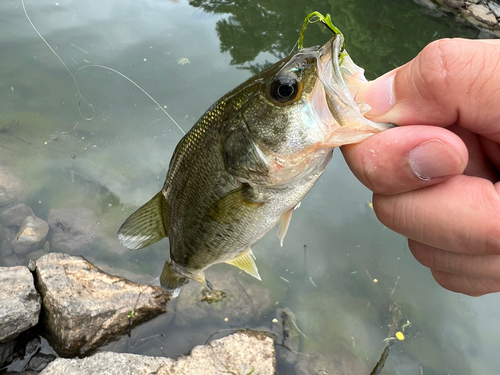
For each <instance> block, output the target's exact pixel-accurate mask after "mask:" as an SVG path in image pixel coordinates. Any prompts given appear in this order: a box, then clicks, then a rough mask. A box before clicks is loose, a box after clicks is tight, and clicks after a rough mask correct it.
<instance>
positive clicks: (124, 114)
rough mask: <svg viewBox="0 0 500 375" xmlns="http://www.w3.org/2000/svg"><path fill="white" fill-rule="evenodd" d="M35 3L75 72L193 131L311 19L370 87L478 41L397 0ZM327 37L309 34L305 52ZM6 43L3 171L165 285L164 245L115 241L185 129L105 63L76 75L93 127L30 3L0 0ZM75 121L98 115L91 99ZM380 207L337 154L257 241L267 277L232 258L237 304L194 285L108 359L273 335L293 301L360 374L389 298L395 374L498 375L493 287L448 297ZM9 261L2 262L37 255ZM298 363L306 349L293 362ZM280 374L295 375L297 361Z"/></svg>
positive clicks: (0, 66) (102, 77)
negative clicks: (318, 18) (456, 45)
mask: <svg viewBox="0 0 500 375" xmlns="http://www.w3.org/2000/svg"><path fill="white" fill-rule="evenodd" d="M26 8H27V10H28V12H29V14H30V16H31V18H32V20H33V23H34V24H35V25H36V27H37V28H38V29H39V31H40V32H41V33H42V35H43V36H44V37H45V38H46V39H47V41H48V42H49V43H50V44H51V46H52V47H53V48H54V49H55V50H56V51H57V53H58V54H59V55H60V56H61V58H62V59H63V60H64V61H65V62H66V64H67V65H68V67H69V69H70V70H71V71H72V72H73V73H75V72H76V71H77V69H78V68H79V67H82V66H85V65H88V64H101V65H106V66H109V67H112V68H114V69H116V70H118V71H120V72H122V73H123V74H125V75H127V76H128V77H130V78H132V79H134V80H135V81H136V82H137V83H138V84H140V85H141V86H142V87H143V88H144V89H145V90H146V91H147V92H148V93H149V94H151V95H152V96H153V97H154V98H155V99H156V100H158V101H159V103H160V104H161V105H162V106H167V110H168V111H169V113H170V114H171V115H172V116H173V118H175V120H176V121H177V122H178V123H179V125H180V126H181V127H182V128H183V129H184V130H185V131H187V130H188V129H189V128H190V127H191V126H192V125H193V124H194V122H195V121H196V120H197V119H198V117H199V116H200V115H201V114H202V113H203V112H204V111H205V110H206V109H207V108H208V107H209V106H210V105H211V104H212V103H213V102H214V101H215V100H217V99H218V98H219V97H220V96H222V95H223V94H224V93H226V92H227V91H229V90H230V89H232V88H233V87H235V86H236V85H237V84H239V83H241V82H242V81H244V80H245V79H246V78H248V77H249V76H250V75H251V74H252V72H255V71H258V70H260V69H262V68H263V67H265V66H267V65H268V64H271V63H273V62H275V61H277V60H278V59H279V58H281V57H283V56H285V55H286V54H288V52H289V51H291V50H292V48H293V47H294V44H295V42H296V40H297V37H298V30H299V29H300V27H301V25H302V21H303V19H304V16H305V15H306V14H308V13H310V12H311V11H313V10H318V11H320V12H322V13H330V14H331V15H332V18H333V21H334V24H335V25H336V26H338V27H339V28H340V29H341V30H342V31H343V33H344V35H345V36H346V38H347V41H346V44H347V48H348V51H349V53H350V54H351V56H352V57H353V59H354V61H356V62H357V63H358V64H359V65H360V66H363V67H364V68H365V69H366V75H367V77H368V78H369V79H373V78H375V77H376V76H378V75H380V74H382V73H384V72H386V71H388V70H390V69H392V68H393V67H396V66H399V65H401V64H403V63H405V62H407V61H409V60H410V59H411V58H413V57H414V56H415V55H416V54H417V53H418V52H419V51H420V50H421V49H422V48H423V46H425V45H426V44H427V43H429V42H430V41H432V40H435V39H438V38H444V37H453V36H459V37H466V38H476V37H478V35H479V32H478V31H477V30H476V29H474V28H472V27H469V26H466V25H463V24H461V23H459V22H458V21H456V20H455V19H454V18H453V17H452V16H446V15H443V14H440V13H438V12H437V11H432V10H427V9H423V8H421V7H420V6H418V5H416V4H415V3H413V2H411V1H401V0H383V1H377V2H374V1H366V0H364V1H363V0H349V1H347V0H342V1H341V0H338V1H335V0H330V1H316V0H314V1H308V2H307V4H306V3H305V2H303V1H295V0H294V1H290V0H287V1H276V0H273V1H270V0H263V1H261V2H258V3H257V2H253V1H239V2H234V3H230V2H225V1H200V0H195V1H191V2H190V3H187V2H186V1H180V2H177V1H158V0H149V1H141V2H137V1H110V2H102V1H95V0H89V1H86V2H76V1H61V2H59V3H55V2H49V1H47V0H40V1H36V2H35V1H32V0H28V1H27V2H26ZM328 37H329V35H328V33H327V32H323V31H322V30H321V29H320V28H319V27H317V26H313V25H311V26H309V28H308V31H307V33H306V39H305V45H306V46H308V45H313V44H322V43H324V42H325V41H326V40H327V38H328ZM0 51H1V52H0V77H1V79H0V92H1V98H2V100H1V101H0V109H1V110H0V127H1V130H2V131H0V146H1V150H2V153H1V155H0V163H1V164H2V165H8V166H9V167H10V168H12V169H13V170H14V172H15V173H16V174H17V175H18V176H20V177H21V178H22V179H23V181H24V183H25V185H26V187H27V188H26V191H25V195H24V196H23V198H22V200H23V201H24V202H26V203H27V204H29V205H30V206H31V207H32V209H33V211H34V212H35V214H36V215H37V216H39V217H42V218H47V215H48V214H49V212H50V210H52V209H61V210H64V209H69V210H73V211H69V212H72V213H73V214H75V215H76V214H78V213H86V214H88V215H90V216H88V218H87V219H86V220H88V223H89V225H88V231H89V233H88V234H89V235H90V236H94V237H95V241H90V245H88V246H85V247H84V248H81V249H79V250H78V251H77V253H78V254H82V255H84V256H85V257H87V258H88V259H89V260H91V261H93V262H95V263H96V264H98V265H99V266H100V267H102V268H103V269H105V270H106V271H109V272H112V273H114V274H119V275H122V276H125V277H128V278H130V279H132V280H134V281H140V282H155V279H156V278H157V277H158V275H159V274H160V271H161V268H162V265H163V262H164V261H165V259H166V258H167V254H166V251H167V250H166V247H167V245H166V244H165V243H163V242H162V243H160V244H157V245H154V246H152V247H150V248H147V249H143V250H140V251H136V252H132V251H128V250H126V249H123V248H121V246H120V245H119V244H118V243H117V241H116V237H115V233H116V230H117V228H118V227H119V226H120V224H121V223H122V222H123V221H124V220H125V219H126V217H127V216H128V215H129V214H130V213H131V212H133V211H134V210H135V209H136V208H137V207H138V206H139V205H141V204H143V203H144V202H146V201H147V200H148V199H149V198H150V197H152V196H153V195H154V194H155V193H156V192H157V191H158V190H159V189H160V188H161V186H162V183H163V180H164V177H165V173H166V170H167V167H168V162H169V160H170V157H171V155H172V152H173V149H174V147H175V145H176V143H177V142H178V141H179V139H180V138H181V135H182V134H181V132H180V130H179V129H178V128H177V127H176V126H175V125H174V124H173V123H172V122H171V121H170V120H169V119H168V118H167V117H166V116H165V115H164V114H163V112H162V111H160V110H159V109H158V108H157V107H156V106H155V104H154V103H153V102H151V100H149V99H148V98H147V97H146V96H145V95H144V94H142V93H141V92H140V91H139V90H138V89H137V88H135V87H134V86H133V85H132V84H130V83H129V82H128V81H126V80H125V79H123V78H122V77H120V76H118V75H117V74H114V73H111V72H109V71H107V70H104V69H99V68H86V69H83V70H80V71H79V72H78V74H77V76H76V77H77V80H78V83H79V85H80V89H81V91H82V93H83V95H84V96H85V98H86V99H87V100H88V101H89V102H90V103H92V104H93V108H94V109H95V116H94V118H93V120H92V121H86V120H84V119H83V118H82V116H81V115H80V114H79V108H78V102H79V100H80V99H79V97H78V94H77V91H76V89H75V85H74V83H73V81H72V79H71V76H70V75H69V74H68V72H67V71H66V69H65V68H64V66H62V64H61V63H60V62H59V60H58V59H57V58H56V57H55V56H54V55H53V54H52V53H51V52H50V50H49V49H48V48H47V46H46V45H45V44H44V43H43V42H42V40H40V38H39V37H38V35H37V34H36V32H35V31H34V30H33V29H32V27H31V26H30V24H29V23H28V21H27V19H26V17H25V15H24V13H23V10H22V6H21V2H20V1H18V0H15V1H14V0H4V1H2V3H1V5H0ZM186 59H187V60H186ZM187 61H189V63H187ZM183 63H184V64H183ZM81 112H82V113H83V115H84V116H88V117H91V116H92V115H93V111H92V109H91V108H90V107H88V106H87V105H86V104H85V103H82V104H81ZM370 200H371V195H370V192H369V191H368V190H367V189H366V188H364V187H363V186H362V185H361V184H360V183H359V182H358V181H357V180H356V179H355V178H354V177H353V176H352V174H351V173H350V171H349V170H348V168H347V167H346V165H345V163H344V161H343V159H342V157H341V154H340V152H335V155H334V159H333V161H332V162H331V165H330V166H329V167H328V169H327V171H326V172H325V174H324V176H323V177H322V178H321V180H320V181H319V182H318V184H317V185H316V186H315V188H314V189H313V190H312V191H311V193H310V194H309V195H308V196H307V197H306V198H305V199H304V201H303V204H302V206H301V208H300V209H299V210H298V211H296V213H295V214H294V218H293V220H292V223H291V226H290V228H289V231H288V235H287V237H286V239H285V245H284V247H283V248H280V247H279V242H278V239H277V237H276V234H275V232H274V231H272V232H271V233H270V234H269V235H268V236H267V237H265V238H264V239H263V240H262V241H261V242H260V243H259V244H258V245H257V246H255V248H254V252H255V254H256V256H257V265H258V267H259V269H260V273H261V275H262V277H263V281H262V282H259V281H258V280H253V279H251V278H250V277H248V276H245V275H242V274H240V273H239V270H237V269H236V268H233V267H231V266H229V265H217V266H214V267H212V268H211V269H210V270H209V272H208V273H207V276H208V278H209V279H210V280H212V282H213V283H214V285H215V286H216V287H219V288H222V289H228V290H230V291H232V293H233V294H234V295H236V296H237V297H236V298H232V300H231V301H230V302H227V303H226V304H225V305H223V306H224V309H220V308H217V307H214V306H213V305H211V306H208V305H206V304H203V303H194V302H192V301H195V300H196V299H197V298H199V293H200V288H199V286H197V285H194V284H190V285H189V287H188V288H186V289H185V290H184V291H183V293H182V294H181V296H180V297H179V299H177V300H176V301H174V302H172V303H171V304H170V305H169V312H168V313H167V314H165V315H163V316H160V317H158V318H157V319H155V320H153V321H151V322H149V323H146V324H144V325H142V326H140V327H138V328H136V329H135V330H134V331H133V332H132V335H131V337H130V338H128V337H126V336H125V337H122V338H120V340H119V341H117V342H114V343H111V344H109V345H108V346H107V347H105V348H104V349H105V350H115V351H122V352H131V353H140V354H147V355H166V356H172V355H178V354H185V353H188V352H189V351H190V350H191V348H192V347H193V346H194V345H197V344H203V343H204V342H205V341H206V340H207V339H208V337H209V336H210V335H211V334H212V333H214V332H216V331H221V333H220V334H219V335H223V334H227V333H228V332H230V330H232V329H238V328H258V329H268V330H272V331H274V332H277V333H279V328H278V327H277V326H276V325H274V324H273V323H272V322H271V321H272V319H273V318H274V317H275V315H276V313H277V312H276V311H277V309H279V308H287V309H289V310H290V311H292V312H293V313H294V315H295V319H296V323H297V325H298V327H299V328H300V330H301V331H302V332H303V333H304V334H305V335H306V336H307V339H306V338H304V337H303V336H299V337H300V339H299V341H300V343H299V350H300V351H301V352H303V353H308V354H310V355H314V356H315V358H316V359H317V360H318V361H321V358H328V359H329V360H328V361H330V362H331V361H334V360H335V363H337V362H339V363H342V365H339V366H344V367H342V368H344V369H346V368H350V369H351V371H350V373H369V371H370V370H371V368H373V366H374V365H375V363H376V361H377V360H378V357H379V355H380V353H381V352H382V349H383V346H384V343H383V339H384V338H386V337H387V335H388V327H387V325H388V324H389V323H390V314H389V312H388V310H389V306H390V303H391V298H390V296H391V292H392V291H393V290H394V292H393V295H392V300H394V301H396V302H397V303H398V305H399V306H400V311H401V320H400V322H399V324H400V325H402V324H403V323H405V322H406V320H409V321H410V322H411V323H412V325H411V326H410V327H409V328H407V329H406V330H405V333H406V340H405V341H402V342H396V343H395V345H394V346H393V349H392V351H391V354H390V357H389V360H388V362H387V365H386V368H385V369H384V371H385V373H387V374H425V375H430V374H454V375H457V374H464V375H465V374H486V375H488V374H498V373H500V365H499V363H498V360H497V353H498V351H499V350H500V344H499V343H498V339H497V338H496V337H494V336H496V335H494V334H492V332H499V331H500V324H499V322H498V314H497V312H498V311H499V310H500V302H499V299H498V295H490V296H485V297H481V298H476V299H474V298H469V297H466V296H462V295H459V294H454V293H451V292H448V291H446V290H443V289H442V288H440V287H439V286H438V285H437V284H436V283H435V282H434V281H433V280H432V277H431V275H430V273H429V271H428V270H427V269H425V268H424V267H422V266H420V265H419V264H418V263H417V262H416V261H415V260H414V259H413V257H412V255H411V253H410V252H409V250H408V248H407V246H406V242H405V239H404V238H402V237H401V236H399V235H397V234H395V233H393V232H391V231H390V230H389V229H387V228H384V227H383V226H382V225H381V224H380V223H379V222H378V221H377V220H376V218H375V215H374V213H373V211H372V209H371V208H370V206H369V202H370ZM9 256H10V258H8V257H9ZM9 256H4V257H3V258H1V259H0V262H1V263H2V264H6V263H7V262H13V261H15V262H19V263H21V264H25V263H26V262H27V259H26V258H23V257H18V258H17V259H13V256H12V255H9ZM218 275H224V277H222V278H221V277H220V276H218ZM373 279H377V280H378V282H377V283H375V282H374V281H373ZM156 282H157V281H156ZM217 283H218V284H217ZM396 283H397V285H396ZM395 285H396V287H395ZM394 287H395V288H394ZM231 288H233V289H231ZM243 291H245V292H243ZM190 301H191V302H190ZM278 314H279V311H278ZM225 317H226V318H228V321H225V320H224V318H225ZM304 358H306V359H307V358H310V357H307V356H304V355H302V356H301V355H298V359H299V360H304ZM332 358H333V359H332ZM341 359H342V360H341ZM328 361H327V362H328ZM342 361H343V362H342ZM279 365H280V371H281V373H283V374H284V373H287V374H288V373H292V372H293V371H295V370H297V368H298V367H299V365H295V366H292V368H294V369H293V370H292V369H290V368H289V367H287V366H288V365H287V364H285V363H284V362H282V361H280V362H279ZM339 368H340V367H339ZM354 368H356V369H363V370H362V371H361V370H352V369H354ZM365 370H366V371H365ZM356 371H358V372H356ZM347 372H348V373H349V371H347Z"/></svg>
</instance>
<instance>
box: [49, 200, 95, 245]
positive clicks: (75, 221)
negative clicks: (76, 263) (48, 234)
mask: <svg viewBox="0 0 500 375" xmlns="http://www.w3.org/2000/svg"><path fill="white" fill-rule="evenodd" d="M47 220H48V222H49V226H50V229H51V230H52V240H51V250H52V251H60V252H63V253H68V254H78V253H81V252H83V251H84V250H86V249H87V248H88V247H89V246H90V245H91V244H92V242H94V240H95V234H96V233H99V232H100V229H99V227H98V225H97V221H98V220H97V218H96V217H95V215H94V213H93V212H92V210H90V209H88V208H69V209H51V210H50V211H49V215H48V218H47Z"/></svg>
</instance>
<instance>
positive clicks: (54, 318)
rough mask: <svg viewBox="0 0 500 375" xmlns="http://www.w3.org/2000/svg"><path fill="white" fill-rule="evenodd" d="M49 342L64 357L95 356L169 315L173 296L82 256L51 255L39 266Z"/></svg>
mask: <svg viewBox="0 0 500 375" xmlns="http://www.w3.org/2000/svg"><path fill="white" fill-rule="evenodd" d="M36 278H37V285H38V286H39V290H40V293H41V295H42V301H43V309H44V312H45V315H46V319H45V325H46V330H47V335H48V339H49V341H50V342H51V344H52V346H53V348H54V350H55V351H56V352H57V353H58V354H59V355H60V356H63V357H70V356H76V355H78V356H81V355H84V354H89V353H91V352H93V351H95V350H96V349H97V348H98V347H99V346H100V345H103V344H105V343H106V342H108V341H110V340H113V339H114V338H115V336H117V335H119V334H122V333H125V332H126V331H128V330H129V329H131V328H132V327H134V326H136V325H138V324H140V323H142V322H145V321H147V320H149V319H152V318H154V317H155V316H157V315H159V314H161V313H164V312H166V311H167V306H166V302H167V301H168V300H169V298H170V294H165V293H163V290H162V289H161V288H160V287H158V286H150V285H144V284H137V283H133V282H131V281H129V280H127V279H124V278H123V277H118V276H113V275H110V274H107V273H105V272H103V271H101V270H100V269H99V268H97V267H96V266H94V265H93V264H91V263H90V262H88V261H87V260H86V259H85V258H83V257H81V256H71V255H68V254H61V253H50V254H47V255H44V256H42V257H41V258H40V259H38V260H37V261H36Z"/></svg>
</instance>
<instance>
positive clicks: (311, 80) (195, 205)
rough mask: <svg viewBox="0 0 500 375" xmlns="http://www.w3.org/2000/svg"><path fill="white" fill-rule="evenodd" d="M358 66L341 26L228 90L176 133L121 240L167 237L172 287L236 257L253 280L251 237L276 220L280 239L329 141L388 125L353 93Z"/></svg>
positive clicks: (164, 279) (166, 279) (129, 243)
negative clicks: (157, 180)
mask: <svg viewBox="0 0 500 375" xmlns="http://www.w3.org/2000/svg"><path fill="white" fill-rule="evenodd" d="M363 73H364V70H363V69H361V68H359V67H358V66H356V65H355V64H354V63H353V61H352V59H351V58H350V57H349V55H348V54H347V52H346V51H345V50H344V49H343V37H342V35H341V34H337V35H336V36H334V37H333V38H332V39H331V40H330V41H329V42H328V43H326V44H325V45H323V46H316V47H311V48H305V49H302V50H300V51H298V52H296V53H294V54H292V55H290V56H288V57H286V58H285V59H283V60H281V61H279V62H277V63H276V64H274V65H273V66H272V67H270V68H269V69H267V70H265V71H263V72H261V73H260V74H257V75H255V76H253V77H252V78H250V79H249V80H247V81H246V82H244V83H242V84H241V85H240V86H238V87H236V88H235V89H234V90H232V91H230V92H229V93H227V94H226V95H225V96H223V97H222V98H221V99H220V100H219V101H217V102H216V103H215V104H214V105H213V106H212V107H211V108H210V109H208V110H207V111H206V112H205V114H204V115H203V116H202V117H201V118H200V119H199V120H198V122H197V123H196V124H195V125H194V126H193V128H192V129H191V130H190V131H189V132H188V133H187V134H186V135H185V136H184V137H183V138H182V139H181V141H180V142H179V144H178V145H177V147H176V149H175V152H174V155H173V156H172V159H171V161H170V166H169V170H168V173H167V177H166V180H165V183H164V185H163V189H162V190H161V191H160V192H159V193H158V194H156V195H155V196H154V197H153V198H152V199H151V200H150V201H149V202H148V203H146V204H144V205H143V206H142V207H141V208H139V209H138V210H137V211H136V212H135V213H133V214H132V215H131V216H130V217H129V218H128V219H127V220H126V221H125V223H123V225H122V226H121V228H120V229H119V231H118V238H119V240H120V241H121V243H122V244H123V246H125V247H127V248H130V249H140V248H143V247H145V246H148V245H151V244H153V243H155V242H157V241H159V240H161V239H162V238H164V237H167V236H168V238H169V242H170V257H169V259H168V260H167V261H166V262H165V266H164V269H163V272H162V275H161V277H160V282H161V285H162V286H163V288H164V289H165V290H167V291H170V292H174V296H176V295H177V294H178V292H179V290H180V287H181V286H182V285H184V284H185V283H187V282H188V280H189V279H193V280H196V281H198V282H199V283H201V284H202V285H204V286H205V287H207V288H210V289H211V288H212V287H211V285H210V283H209V282H208V281H207V280H206V279H205V273H204V271H205V269H207V268H208V267H209V266H211V265H212V264H215V263H221V262H225V263H229V264H232V265H235V266H237V267H239V268H241V269H242V270H244V271H245V272H247V273H249V274H250V275H252V276H254V277H256V278H258V279H259V280H260V276H259V272H258V270H257V266H256V264H255V262H254V259H255V258H254V256H253V253H252V250H251V248H252V246H253V245H254V244H255V243H256V242H258V241H259V240H260V239H261V238H262V237H263V236H264V235H265V234H266V233H267V232H269V230H270V229H271V228H272V227H274V226H275V225H276V224H278V235H279V238H280V241H281V244H283V238H284V237H285V234H286V231H287V228H288V224H289V223H290V219H291V217H292V212H293V210H294V208H295V207H297V205H298V204H299V203H300V201H301V200H302V198H304V196H305V195H306V194H307V192H308V191H309V190H310V189H311V188H312V187H313V185H314V184H315V182H316V181H317V180H318V178H319V177H320V176H321V174H322V173H323V171H324V170H325V168H326V166H327V164H328V162H329V161H330V159H331V157H332V152H333V148H334V147H337V146H341V145H344V144H349V143H356V142H360V141H362V140H364V139H366V138H367V137H369V136H371V135H373V134H374V133H377V132H379V131H381V130H384V129H386V128H387V127H389V125H388V124H380V123H375V122H372V121H369V120H367V119H366V118H365V117H363V113H365V112H366V111H367V110H368V109H369V108H365V107H366V104H363V103H356V102H355V101H354V99H353V97H354V94H355V93H356V91H357V90H358V88H359V86H360V85H361V84H362V83H364V82H366V79H365V78H364V75H363Z"/></svg>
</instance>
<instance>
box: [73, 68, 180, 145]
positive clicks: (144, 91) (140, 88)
mask: <svg viewBox="0 0 500 375" xmlns="http://www.w3.org/2000/svg"><path fill="white" fill-rule="evenodd" d="M86 68H101V69H106V70H109V71H111V72H113V73H116V74H118V75H119V76H121V77H123V78H125V79H126V80H127V81H129V82H130V83H132V84H133V85H134V86H135V87H137V88H138V89H139V90H141V91H142V92H143V93H144V95H146V96H147V97H148V98H149V99H151V100H152V101H153V103H155V104H156V105H157V106H158V108H160V109H161V110H162V111H163V113H165V114H166V115H167V116H168V118H169V119H170V120H172V122H173V123H174V124H175V125H176V126H177V127H178V128H179V130H180V131H181V132H182V134H184V135H185V134H186V132H185V131H184V130H183V129H182V128H181V126H180V125H179V124H178V123H177V122H176V121H175V120H174V119H173V117H172V116H170V114H169V113H168V112H167V111H166V110H165V108H163V107H162V106H161V105H160V103H158V102H157V101H156V100H155V99H154V98H153V97H152V96H151V95H149V94H148V93H147V92H146V90H144V89H143V88H142V87H141V86H139V85H138V84H137V83H135V82H134V81H133V80H132V79H130V78H129V77H127V76H126V75H125V74H123V73H121V72H119V71H118V70H116V69H113V68H110V67H109V66H105V65H99V64H90V65H85V66H82V67H80V68H78V70H77V71H76V72H75V75H76V74H78V72H79V71H80V70H83V69H86Z"/></svg>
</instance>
